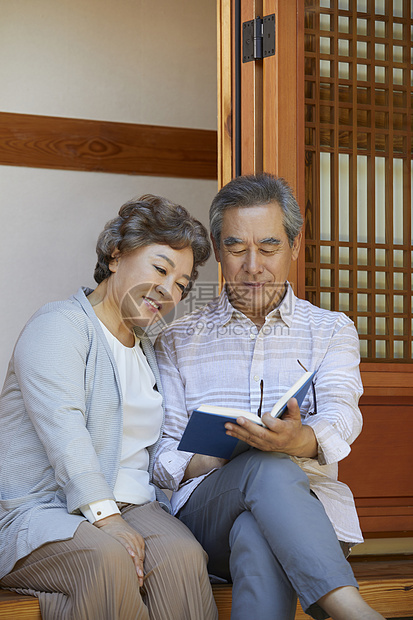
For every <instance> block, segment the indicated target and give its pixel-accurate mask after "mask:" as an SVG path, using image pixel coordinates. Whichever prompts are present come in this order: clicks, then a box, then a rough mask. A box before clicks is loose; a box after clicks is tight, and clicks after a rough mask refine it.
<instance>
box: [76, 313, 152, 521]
mask: <svg viewBox="0 0 413 620" xmlns="http://www.w3.org/2000/svg"><path fill="white" fill-rule="evenodd" d="M100 324H101V326H102V329H103V331H104V334H105V336H106V338H107V340H108V343H109V346H110V348H111V350H112V353H113V357H114V358H115V362H116V365H117V368H118V373H119V379H120V385H121V390H122V398H123V435H122V453H121V459H120V467H119V473H118V477H117V479H116V484H115V488H114V491H113V493H114V496H115V498H116V501H117V502H125V503H129V504H138V505H139V504H145V503H146V502H152V501H154V500H155V489H154V488H153V486H151V485H150V484H149V473H148V467H149V454H148V450H147V448H148V446H151V445H152V444H154V443H155V442H156V440H157V439H158V436H159V429H160V427H161V424H162V416H163V412H162V396H161V395H160V394H159V392H157V391H156V390H155V389H154V386H155V377H154V375H153V373H152V370H151V368H150V366H149V364H148V361H147V359H146V357H145V355H144V353H143V351H142V349H141V347H140V341H139V339H138V338H136V336H135V346H134V347H125V346H124V345H123V344H122V343H121V342H120V341H119V340H118V339H117V338H115V336H114V335H113V334H112V333H111V332H110V331H109V330H108V329H107V328H106V327H105V325H104V324H103V323H102V322H101V321H100ZM80 510H81V511H82V513H83V514H84V516H85V517H86V518H87V519H88V520H89V521H91V522H92V523H93V522H95V521H97V520H99V519H102V518H104V517H105V516H108V515H110V514H113V513H116V512H119V511H118V509H117V506H116V504H115V503H114V502H113V501H111V500H102V501H98V502H92V503H91V504H88V505H87V506H81V508H80Z"/></svg>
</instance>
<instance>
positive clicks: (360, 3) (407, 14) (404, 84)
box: [305, 0, 413, 362]
mask: <svg viewBox="0 0 413 620" xmlns="http://www.w3.org/2000/svg"><path fill="white" fill-rule="evenodd" d="M412 5H413V2H412V3H411V1H410V0H305V7H306V8H305V144H306V147H305V148H306V168H305V170H306V182H305V184H306V190H305V191H306V214H305V238H306V241H305V243H306V248H305V263H306V267H305V270H306V297H307V299H309V300H310V301H311V302H312V303H314V304H316V305H320V306H322V307H325V308H328V309H331V310H341V311H344V312H346V314H348V315H349V316H350V317H351V318H352V319H353V320H354V322H355V324H356V326H357V329H358V332H359V335H360V346H361V354H362V358H363V360H364V361H380V360H386V361H389V360H394V361H398V362H403V361H405V362H407V361H410V362H411V360H412V357H413V351H412V327H413V326H412V323H413V319H412V301H413V297H412V284H413V282H412V264H413V252H412V176H413V164H412V146H413V145H412V135H413V134H412V120H413V116H412V109H411V108H412V98H411V92H412V83H413V72H412V71H411V65H412V61H411V59H412V54H413V47H412V39H413V20H412V13H413V6H412Z"/></svg>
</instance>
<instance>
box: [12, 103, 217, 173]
mask: <svg viewBox="0 0 413 620" xmlns="http://www.w3.org/2000/svg"><path fill="white" fill-rule="evenodd" d="M0 165H10V166H27V167H34V168H57V169H61V170H82V171H89V172H109V173H116V174H134V175H135V174H136V175H153V176H164V177H182V178H194V179H216V178H217V132H216V131H209V130H204V129H187V128H179V127H162V126H157V125H136V124H132V123H114V122H108V121H94V120H85V119H73V118H58V117H52V116H36V115H31V114H12V113H7V112H2V113H0Z"/></svg>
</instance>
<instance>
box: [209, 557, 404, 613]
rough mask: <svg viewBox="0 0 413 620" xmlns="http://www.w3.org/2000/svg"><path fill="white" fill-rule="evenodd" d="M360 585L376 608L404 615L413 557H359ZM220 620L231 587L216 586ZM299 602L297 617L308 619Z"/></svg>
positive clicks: (226, 608) (228, 603) (356, 566)
mask: <svg viewBox="0 0 413 620" xmlns="http://www.w3.org/2000/svg"><path fill="white" fill-rule="evenodd" d="M351 564H352V567H353V570H354V574H355V576H356V579H357V581H358V583H359V586H360V593H361V595H362V597H363V598H364V599H365V600H366V601H367V603H368V604H369V605H371V607H373V609H376V610H377V611H378V612H380V613H382V614H383V615H384V616H385V617H387V618H403V617H405V616H409V615H411V614H412V610H413V562H412V560H400V559H392V560H384V561H380V562H375V561H364V560H357V561H356V562H353V561H352V562H351ZM213 591H214V597H215V601H216V603H217V606H218V612H219V620H230V616H231V600H232V591H231V586H226V585H223V586H221V585H219V586H213ZM309 618H310V616H308V615H307V614H305V613H304V611H303V610H302V607H301V605H300V603H298V605H297V611H296V614H295V620H307V619H309Z"/></svg>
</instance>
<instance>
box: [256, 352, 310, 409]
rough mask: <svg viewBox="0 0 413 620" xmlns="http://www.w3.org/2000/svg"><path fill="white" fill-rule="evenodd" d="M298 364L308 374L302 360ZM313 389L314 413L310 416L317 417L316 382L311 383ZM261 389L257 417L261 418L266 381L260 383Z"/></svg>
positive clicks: (262, 380)
mask: <svg viewBox="0 0 413 620" xmlns="http://www.w3.org/2000/svg"><path fill="white" fill-rule="evenodd" d="M297 362H298V363H299V364H300V366H301V368H302V369H303V370H305V372H308V370H307V368H306V367H305V366H304V365H303V364H302V363H301V362H300V360H297ZM311 387H312V390H313V402H314V411H309V412H308V415H317V398H316V395H315V385H314V381H311ZM260 388H261V398H260V406H259V407H258V410H257V416H258V417H259V418H260V417H261V409H262V399H263V396H264V379H261V381H260Z"/></svg>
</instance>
